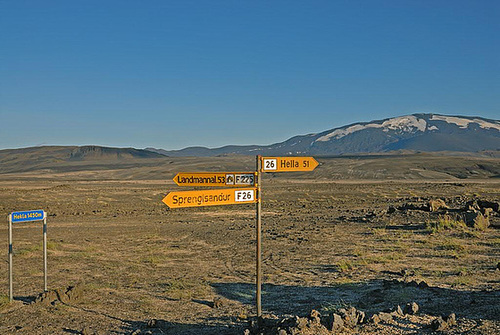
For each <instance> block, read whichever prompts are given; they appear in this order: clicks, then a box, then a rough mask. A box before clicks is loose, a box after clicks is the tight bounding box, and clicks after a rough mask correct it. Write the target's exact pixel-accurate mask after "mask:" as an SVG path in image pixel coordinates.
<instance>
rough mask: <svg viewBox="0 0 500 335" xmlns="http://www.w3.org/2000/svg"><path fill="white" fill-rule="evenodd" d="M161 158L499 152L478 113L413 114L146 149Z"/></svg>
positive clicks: (499, 136) (495, 133)
mask: <svg viewBox="0 0 500 335" xmlns="http://www.w3.org/2000/svg"><path fill="white" fill-rule="evenodd" d="M145 150H149V151H152V152H157V153H160V154H163V155H166V156H172V157H183V156H202V157H210V156H220V155H256V154H262V155H267V156H270V155H285V156H286V155H343V154H367V153H368V154H369V153H383V152H389V151H398V150H410V151H424V152H438V151H454V152H480V151H485V150H493V151H495V150H500V121H499V120H492V119H486V118H483V117H479V116H459V115H442V114H434V113H415V114H411V115H404V116H398V117H393V118H387V119H381V120H373V121H368V122H357V123H352V124H349V125H346V126H342V127H337V128H333V129H329V130H325V131H322V132H319V133H313V134H306V135H297V136H293V137H291V138H289V139H287V140H285V141H283V142H279V143H275V144H271V145H264V146H258V145H246V146H245V145H243V146H241V145H239V146H238V145H226V146H223V147H219V148H213V149H209V148H206V147H200V146H198V147H188V148H184V149H180V150H163V149H156V148H146V149H145Z"/></svg>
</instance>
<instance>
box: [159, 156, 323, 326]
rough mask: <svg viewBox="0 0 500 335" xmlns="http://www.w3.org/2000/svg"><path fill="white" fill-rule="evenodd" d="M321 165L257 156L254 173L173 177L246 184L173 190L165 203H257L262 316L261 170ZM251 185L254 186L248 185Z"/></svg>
mask: <svg viewBox="0 0 500 335" xmlns="http://www.w3.org/2000/svg"><path fill="white" fill-rule="evenodd" d="M317 166H318V162H317V161H316V160H315V159H314V158H313V157H262V156H257V157H256V164H255V172H193V173H191V172H180V173H178V174H177V175H176V176H175V177H174V179H173V180H174V182H175V183H176V184H177V185H179V186H221V187H227V186H231V187H240V186H241V187H246V188H233V189H214V190H198V191H180V192H170V193H168V194H167V195H166V196H165V198H163V200H162V201H163V202H164V203H165V204H166V205H167V206H168V207H170V208H183V207H201V206H217V205H233V204H248V203H255V204H256V206H255V211H256V219H255V221H256V224H255V229H256V242H257V243H256V244H257V248H256V293H255V300H256V305H257V306H256V307H257V317H258V318H259V319H260V318H261V317H262V215H261V211H262V200H261V199H262V198H261V195H262V193H261V180H262V179H261V173H263V172H295V171H312V170H314V169H315V168H316V167H317ZM249 186H251V187H252V188H249Z"/></svg>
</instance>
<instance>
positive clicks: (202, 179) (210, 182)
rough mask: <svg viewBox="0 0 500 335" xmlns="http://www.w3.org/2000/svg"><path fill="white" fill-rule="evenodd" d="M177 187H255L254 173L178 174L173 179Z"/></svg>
mask: <svg viewBox="0 0 500 335" xmlns="http://www.w3.org/2000/svg"><path fill="white" fill-rule="evenodd" d="M173 180H174V182H175V183H176V184H177V185H179V186H236V187H245V186H246V187H248V186H253V185H255V172H180V173H178V174H177V175H176V176H175V177H174V179H173Z"/></svg>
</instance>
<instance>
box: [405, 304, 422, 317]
mask: <svg viewBox="0 0 500 335" xmlns="http://www.w3.org/2000/svg"><path fill="white" fill-rule="evenodd" d="M418 310H419V307H418V305H417V303H416V302H411V303H410V302H409V303H407V304H406V306H405V308H404V313H405V314H410V315H415V314H417V313H418Z"/></svg>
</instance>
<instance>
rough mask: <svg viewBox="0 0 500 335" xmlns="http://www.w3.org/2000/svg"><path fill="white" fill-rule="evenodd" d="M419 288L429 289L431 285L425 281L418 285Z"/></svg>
mask: <svg viewBox="0 0 500 335" xmlns="http://www.w3.org/2000/svg"><path fill="white" fill-rule="evenodd" d="M418 287H419V288H429V284H427V283H426V282H425V281H423V280H422V281H421V282H420V283H418Z"/></svg>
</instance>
